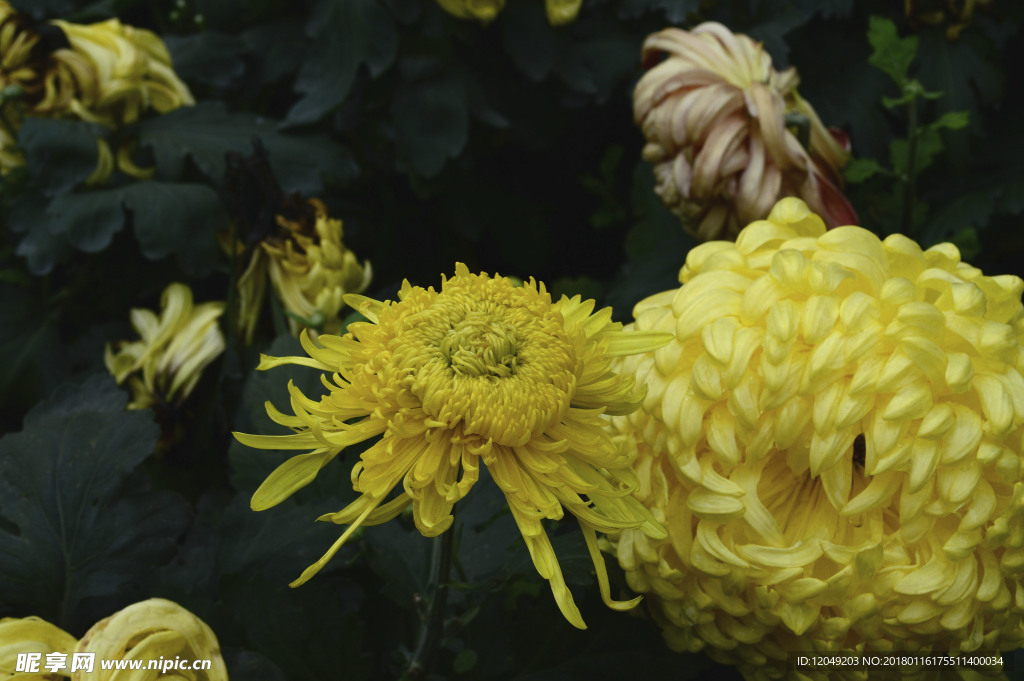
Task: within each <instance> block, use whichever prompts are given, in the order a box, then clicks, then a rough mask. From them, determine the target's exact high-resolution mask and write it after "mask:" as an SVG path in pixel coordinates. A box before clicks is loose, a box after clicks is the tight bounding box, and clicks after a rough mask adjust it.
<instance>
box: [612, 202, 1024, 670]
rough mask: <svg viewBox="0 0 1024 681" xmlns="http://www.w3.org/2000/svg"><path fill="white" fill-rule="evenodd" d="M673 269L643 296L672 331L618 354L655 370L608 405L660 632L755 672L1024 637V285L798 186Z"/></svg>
mask: <svg viewBox="0 0 1024 681" xmlns="http://www.w3.org/2000/svg"><path fill="white" fill-rule="evenodd" d="M680 280H681V282H682V284H683V285H682V286H681V287H680V288H679V289H678V290H671V291H666V292H664V293H660V294H658V295H655V296H653V297H651V298H648V299H647V300H645V301H643V302H641V303H640V304H639V305H638V306H637V307H636V310H635V316H636V322H635V327H636V329H637V330H640V331H648V332H649V331H669V332H672V333H673V335H674V336H675V340H673V341H672V342H671V343H669V344H668V345H666V346H665V347H663V348H661V349H659V350H656V351H654V352H649V353H646V354H644V355H642V356H632V357H627V358H624V359H623V360H621V367H620V368H621V369H622V370H625V371H630V372H632V373H633V374H634V375H635V376H636V377H637V380H638V381H639V382H642V383H645V384H646V385H647V386H648V389H649V390H648V394H647V399H646V400H645V402H644V405H643V411H642V412H636V413H635V414H632V415H630V416H628V417H625V418H619V419H615V428H616V431H615V432H616V433H618V434H619V435H620V436H623V437H625V441H627V442H633V443H635V444H636V446H637V449H638V453H637V460H636V470H637V472H638V475H639V478H640V484H639V491H638V494H639V496H640V498H641V499H642V500H643V502H644V504H645V505H647V506H648V507H649V508H650V509H651V512H652V513H653V515H654V516H655V518H657V519H658V520H659V521H660V522H661V523H662V524H663V525H664V526H665V527H666V528H667V530H668V534H669V536H668V539H667V540H657V539H652V538H651V537H648V536H644V535H643V534H641V533H638V532H635V531H632V530H629V531H624V532H623V533H622V534H621V536H620V538H619V539H618V541H617V544H616V551H617V555H618V559H619V561H620V563H621V565H622V566H623V568H625V570H626V571H627V578H628V581H629V583H630V585H631V586H632V587H633V588H634V589H636V590H638V591H640V592H647V593H653V594H655V595H656V598H655V599H653V600H655V601H656V604H657V610H658V616H659V618H660V620H661V622H662V625H663V629H664V633H665V636H666V638H667V640H668V642H669V644H670V645H671V646H672V647H673V648H676V649H680V650H691V651H694V650H698V649H701V648H704V649H706V650H707V651H708V654H709V655H711V656H712V657H714V658H715V659H717V660H720V661H723V662H727V663H731V664H736V665H739V667H740V670H741V671H742V672H743V673H744V674H745V675H746V676H747V678H750V679H769V678H794V679H795V678H800V679H807V678H815V679H819V678H820V679H825V678H826V676H827V673H826V672H825V671H824V670H819V671H818V672H812V671H811V670H808V669H801V670H800V673H801V674H803V675H802V676H796V671H795V666H794V664H793V660H792V659H791V658H792V654H793V653H794V651H840V650H841V651H886V650H895V651H904V652H914V651H934V652H941V653H946V652H956V651H965V652H966V651H977V650H984V651H1008V650H1012V649H1015V648H1017V647H1019V646H1021V645H1022V643H1024V470H1022V451H1024V448H1022V440H1024V378H1022V372H1024V345H1022V342H1024V308H1022V305H1021V292H1022V290H1024V282H1022V281H1021V280H1020V279H1019V278H1017V277H1015V276H997V277H989V276H985V275H983V274H982V272H981V271H980V270H978V269H977V268H974V267H971V266H970V265H968V264H966V263H964V262H961V260H960V254H959V252H958V251H957V249H956V248H955V247H954V246H952V245H951V244H948V243H944V244H938V245H936V246H933V247H932V248H929V249H927V250H922V249H921V248H920V247H919V246H918V245H917V244H916V243H915V242H914V241H912V240H910V239H908V238H906V237H904V236H901V235H893V236H890V237H888V238H886V239H884V240H879V239H878V238H877V237H876V236H875V235H873V234H872V233H870V232H868V231H866V230H863V229H860V228H858V227H839V228H837V229H833V230H831V231H828V232H826V230H825V224H824V222H823V221H822V220H821V219H820V218H819V217H818V216H816V215H814V214H813V213H811V212H810V211H809V210H808V208H807V206H806V205H805V204H804V203H803V202H801V201H799V200H797V199H785V200H783V201H781V202H779V204H778V205H776V206H775V208H774V209H773V210H772V212H771V214H770V215H769V217H768V219H767V220H762V221H757V222H754V223H753V224H751V225H749V226H748V227H746V228H745V229H744V230H743V231H742V232H741V233H740V235H739V236H738V238H737V240H736V242H735V243H729V242H721V241H720V242H711V243H707V244H704V245H701V246H699V247H697V248H695V249H694V250H693V251H691V253H690V254H689V256H688V258H687V261H686V265H685V267H683V269H682V272H681V273H680ZM892 671H893V670H890V671H888V672H887V671H886V670H882V669H877V670H874V671H873V672H872V674H874V675H880V674H883V673H892ZM867 675H868V672H867V671H864V670H861V671H857V672H854V671H849V672H848V675H847V676H844V677H843V678H850V679H855V678H856V679H865V678H868V676H867ZM871 678H875V676H871ZM915 678H916V677H915Z"/></svg>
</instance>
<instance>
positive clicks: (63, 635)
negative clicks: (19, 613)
mask: <svg viewBox="0 0 1024 681" xmlns="http://www.w3.org/2000/svg"><path fill="white" fill-rule="evenodd" d="M76 643H77V641H75V637H74V636H72V635H71V634H69V633H67V632H66V631H64V630H63V629H61V628H60V627H57V626H55V625H53V624H50V623H49V622H47V621H45V620H41V619H39V618H38V617H23V618H13V617H7V618H4V619H0V678H4V679H10V678H13V679H19V680H20V681H50V680H51V679H57V678H65V677H66V676H67V674H60V675H58V674H53V673H50V672H48V671H47V670H46V668H45V664H46V656H47V655H48V654H49V653H63V654H65V655H67V656H68V657H69V658H70V655H71V653H72V652H73V651H74V649H75V644H76ZM23 653H27V654H37V655H39V656H40V657H39V658H38V659H39V661H40V666H39V671H38V672H36V673H29V672H17V671H16V670H17V666H18V655H20V654H23Z"/></svg>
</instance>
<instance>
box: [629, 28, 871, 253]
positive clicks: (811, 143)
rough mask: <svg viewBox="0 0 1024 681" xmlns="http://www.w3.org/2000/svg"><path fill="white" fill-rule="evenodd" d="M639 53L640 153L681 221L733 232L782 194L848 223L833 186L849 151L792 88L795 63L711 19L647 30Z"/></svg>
mask: <svg viewBox="0 0 1024 681" xmlns="http://www.w3.org/2000/svg"><path fill="white" fill-rule="evenodd" d="M643 59H644V64H645V65H646V66H647V67H648V69H649V70H648V71H647V73H646V74H644V76H643V77H642V78H641V79H640V81H639V82H638V83H637V86H636V90H635V91H634V93H633V113H634V117H635V119H636V122H637V124H638V125H640V127H641V129H642V130H643V133H644V136H645V137H646V139H647V144H646V146H645V147H644V150H643V157H644V159H645V160H647V161H649V162H651V163H653V164H654V174H655V178H656V187H655V191H656V192H657V194H658V195H659V196H660V197H661V198H662V200H663V201H664V202H665V203H666V204H667V205H668V206H669V207H670V208H671V209H672V210H673V211H674V212H675V213H676V214H677V215H679V217H680V218H681V220H682V222H683V226H684V227H685V228H686V229H687V230H689V231H691V232H692V233H694V234H695V235H696V236H697V237H699V238H700V239H701V240H702V241H707V240H711V239H718V238H733V237H735V235H736V234H737V233H738V232H739V230H740V227H742V226H743V225H746V224H748V223H750V222H752V221H754V220H759V219H762V218H764V217H766V216H767V215H768V211H769V210H771V207H772V205H774V203H775V202H776V201H777V200H778V199H780V198H782V197H785V196H796V197H799V198H802V199H803V200H805V201H806V202H807V203H808V204H809V205H810V206H811V208H812V209H813V210H815V211H816V212H818V213H820V214H821V215H823V216H824V217H825V219H826V222H827V223H828V225H829V226H830V227H834V226H836V225H845V224H856V221H857V216H856V213H855V212H854V210H853V208H852V207H851V206H850V204H849V202H848V201H847V200H846V198H845V197H844V196H843V194H842V192H841V191H840V186H841V181H840V178H839V169H840V168H842V167H843V166H844V165H845V164H846V162H847V160H848V159H849V153H848V152H847V150H846V149H845V148H844V147H843V145H841V144H840V143H839V142H838V141H837V140H836V138H835V136H834V135H833V134H832V133H831V132H830V131H829V130H828V129H826V128H825V126H824V125H823V124H822V122H821V120H820V119H819V118H818V116H817V114H816V113H815V111H814V109H813V108H812V107H811V105H810V104H809V103H807V102H806V101H805V100H803V99H802V98H801V97H800V96H799V95H798V94H797V91H796V86H797V84H798V83H799V77H798V76H797V73H796V69H795V68H792V67H791V68H789V69H786V70H785V71H783V72H781V73H780V72H778V71H776V70H775V69H774V68H773V67H772V59H771V56H770V55H769V54H768V53H767V52H765V50H764V48H763V47H762V45H761V44H760V43H755V42H754V41H753V40H751V39H750V38H748V37H747V36H745V35H736V34H733V33H732V32H731V31H730V30H729V29H727V28H726V27H725V26H722V25H721V24H718V23H714V22H707V23H703V24H701V25H699V26H697V27H696V28H694V29H693V30H692V31H683V30H680V29H677V28H667V29H665V30H663V31H660V32H658V33H654V34H652V35H650V36H648V38H647V40H646V41H645V42H644V48H643ZM787 115H788V116H789V117H790V120H788V121H787ZM795 119H798V120H800V121H802V126H803V130H802V131H801V130H800V126H797V125H794V124H793V121H794V120H795ZM800 138H804V143H801V139H800ZM804 144H806V148H805V146H804Z"/></svg>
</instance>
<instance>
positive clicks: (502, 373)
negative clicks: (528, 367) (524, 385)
mask: <svg viewBox="0 0 1024 681" xmlns="http://www.w3.org/2000/svg"><path fill="white" fill-rule="evenodd" d="M440 348H441V354H442V355H443V356H444V357H445V359H447V360H448V366H450V367H451V368H452V371H454V372H455V373H456V374H458V375H460V376H495V377H498V378H507V377H509V376H512V375H513V374H515V373H516V368H517V366H518V363H519V356H518V352H519V336H518V334H517V333H516V329H515V327H513V326H511V325H510V324H506V323H505V322H503V321H501V320H498V319H493V317H492V316H491V315H487V314H483V313H481V312H477V311H473V312H470V313H469V314H468V315H467V316H466V318H465V319H463V320H462V321H461V322H459V323H458V324H456V325H455V326H454V327H453V328H452V329H451V330H450V331H449V332H448V333H447V334H445V336H444V338H443V339H442V340H441V346H440Z"/></svg>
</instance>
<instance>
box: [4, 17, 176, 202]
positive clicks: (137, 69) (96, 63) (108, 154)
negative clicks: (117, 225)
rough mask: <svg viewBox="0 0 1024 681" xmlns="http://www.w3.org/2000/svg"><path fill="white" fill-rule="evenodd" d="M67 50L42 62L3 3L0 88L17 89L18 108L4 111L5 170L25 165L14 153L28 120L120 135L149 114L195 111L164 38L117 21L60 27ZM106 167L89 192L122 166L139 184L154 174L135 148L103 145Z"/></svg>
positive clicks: (35, 38) (32, 37)
mask: <svg viewBox="0 0 1024 681" xmlns="http://www.w3.org/2000/svg"><path fill="white" fill-rule="evenodd" d="M50 25H51V26H54V27H56V28H59V29H60V31H61V33H62V34H63V36H64V37H65V38H66V40H67V43H68V47H61V48H58V49H55V50H53V51H52V52H49V53H45V54H40V53H39V50H37V49H36V48H37V46H38V45H39V41H40V37H39V35H38V34H37V33H36V32H35V31H33V30H32V29H31V28H30V27H28V26H27V24H26V22H25V21H24V20H23V19H22V18H21V17H20V16H19V15H18V14H17V13H16V12H15V11H14V10H13V8H11V6H10V5H9V4H8V3H7V2H5V1H4V0H0V86H2V87H7V86H8V85H16V86H18V87H19V88H20V89H21V91H22V94H21V96H20V97H18V98H17V99H16V100H15V101H5V102H3V103H2V104H0V114H2V115H3V120H2V121H0V164H2V165H0V170H3V172H8V171H9V170H11V169H13V168H16V167H19V166H21V165H22V164H23V163H24V159H23V158H22V157H21V154H20V153H19V152H18V150H17V149H16V147H15V135H16V132H17V128H18V127H19V126H20V123H21V120H22V117H23V116H42V117H50V118H74V119H78V120H83V121H88V122H91V123H100V124H103V125H106V126H109V127H112V128H119V127H123V126H126V125H130V124H132V123H135V122H136V121H137V120H138V119H139V117H140V116H141V115H142V113H143V112H144V111H146V110H148V109H152V110H155V111H157V112H159V113H166V112H168V111H171V110H173V109H176V108H178V107H180V106H185V105H190V104H193V103H194V100H193V98H192V94H191V93H190V92H189V89H188V86H186V85H185V84H184V83H183V82H182V81H181V79H179V78H178V76H177V75H176V74H175V73H174V70H173V68H172V66H171V56H170V53H169V52H168V51H167V47H166V46H165V45H164V43H163V41H162V40H160V38H159V37H158V36H157V35H156V34H154V33H152V32H151V31H147V30H144V29H139V28H133V27H131V26H125V25H123V24H121V23H120V22H119V21H118V20H117V19H110V20H108V21H104V22H100V23H96V24H89V25H80V24H72V23H70V22H66V21H60V20H54V21H52V22H50ZM99 144H100V150H99V152H100V162H99V164H98V167H97V170H96V172H95V173H94V175H93V177H91V178H90V179H89V182H90V183H91V184H99V183H103V182H105V181H106V180H107V179H108V178H109V176H110V173H111V172H112V171H113V169H114V167H115V166H116V167H117V168H119V169H120V170H122V171H124V172H126V173H129V174H131V175H134V176H136V177H143V178H144V177H148V176H149V175H150V174H151V171H150V170H148V169H142V168H138V167H137V166H136V165H135V163H134V162H133V161H132V159H131V151H132V149H131V147H123V148H121V149H118V151H117V153H116V154H114V153H113V152H112V151H111V150H110V149H109V147H108V146H107V144H106V142H105V141H102V140H101V141H100V142H99Z"/></svg>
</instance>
